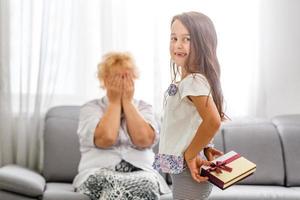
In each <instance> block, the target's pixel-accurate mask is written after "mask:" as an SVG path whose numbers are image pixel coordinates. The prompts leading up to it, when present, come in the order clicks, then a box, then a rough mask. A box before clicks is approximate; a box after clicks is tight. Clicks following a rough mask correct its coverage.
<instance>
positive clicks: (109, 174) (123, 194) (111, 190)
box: [77, 160, 160, 200]
mask: <svg viewBox="0 0 300 200" xmlns="http://www.w3.org/2000/svg"><path fill="white" fill-rule="evenodd" d="M77 191H78V192H80V193H82V194H85V195H87V196H89V197H90V199H91V200H156V199H159V196H160V195H159V186H158V181H157V179H156V177H155V176H154V175H153V174H152V173H151V172H147V171H143V170H141V169H139V168H136V167H134V166H133V165H131V164H130V163H128V162H126V161H123V160H122V161H121V162H120V163H119V164H118V165H117V166H116V167H115V170H111V169H106V168H102V169H99V170H98V171H96V172H95V173H94V174H92V175H90V176H89V177H88V178H87V180H86V181H85V182H84V183H83V184H82V185H80V186H79V187H78V188H77Z"/></svg>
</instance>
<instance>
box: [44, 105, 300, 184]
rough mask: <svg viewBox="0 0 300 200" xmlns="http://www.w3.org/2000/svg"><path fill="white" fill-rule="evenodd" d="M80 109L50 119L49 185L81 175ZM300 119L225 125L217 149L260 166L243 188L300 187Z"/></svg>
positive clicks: (57, 110)
mask: <svg viewBox="0 0 300 200" xmlns="http://www.w3.org/2000/svg"><path fill="white" fill-rule="evenodd" d="M79 109H80V106H58V107H54V108H52V109H50V110H49V111H48V113H47V115H46V119H45V130H44V169H43V175H44V176H45V178H46V180H47V182H72V181H73V179H74V177H75V175H76V174H77V167H78V164H79V161H80V151H79V140H78V135H77V133H76V132H77V126H78V118H79ZM298 117H299V119H298V118H297V117H296V118H297V119H296V118H295V117H292V119H291V120H288V119H286V118H285V117H284V118H282V117H281V118H274V119H273V123H272V122H271V121H269V120H258V119H254V120H239V121H236V120H234V121H233V122H228V123H225V124H223V125H222V127H221V129H220V131H219V133H218V134H217V135H216V137H215V140H214V143H215V146H216V148H218V149H220V150H222V151H224V152H228V151H230V150H234V151H236V152H238V153H240V154H241V155H242V156H245V157H246V158H248V159H249V160H251V161H253V162H254V163H256V165H257V170H256V172H255V173H254V175H252V176H250V177H248V178H247V179H245V180H243V181H241V182H240V184H269V185H284V184H286V185H288V186H295V185H298V186H299V185H300V174H299V173H298V169H300V160H299V159H298V158H299V155H300V149H299V148H298V144H300V115H299V116H298ZM276 127H277V128H276ZM278 130H279V131H278ZM285 176H286V178H285ZM285 181H286V182H285Z"/></svg>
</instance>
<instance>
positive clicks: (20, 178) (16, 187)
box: [0, 165, 45, 197]
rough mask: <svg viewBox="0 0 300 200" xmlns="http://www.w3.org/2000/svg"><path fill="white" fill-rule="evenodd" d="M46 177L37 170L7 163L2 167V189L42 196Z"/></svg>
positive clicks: (0, 182)
mask: <svg viewBox="0 0 300 200" xmlns="http://www.w3.org/2000/svg"><path fill="white" fill-rule="evenodd" d="M44 188H45V179H44V177H42V176H41V175H40V174H38V173H37V172H34V171H31V170H29V169H26V168H23V167H20V166H17V165H7V166H4V167H2V168H0V189H2V190H5V191H9V192H13V193H18V194H21V195H26V196H29V197H38V196H42V195H43V192H44Z"/></svg>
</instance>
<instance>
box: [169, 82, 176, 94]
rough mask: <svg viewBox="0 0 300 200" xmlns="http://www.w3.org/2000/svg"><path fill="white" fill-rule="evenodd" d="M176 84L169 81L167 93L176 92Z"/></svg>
mask: <svg viewBox="0 0 300 200" xmlns="http://www.w3.org/2000/svg"><path fill="white" fill-rule="evenodd" d="M177 90H178V88H177V85H175V84H174V83H171V84H170V86H169V87H168V94H169V96H174V95H175V94H176V93H177Z"/></svg>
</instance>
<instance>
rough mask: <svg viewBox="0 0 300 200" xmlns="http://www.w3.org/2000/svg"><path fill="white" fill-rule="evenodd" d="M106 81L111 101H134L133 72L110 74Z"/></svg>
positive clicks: (119, 102)
mask: <svg viewBox="0 0 300 200" xmlns="http://www.w3.org/2000/svg"><path fill="white" fill-rule="evenodd" d="M104 83H105V87H106V90H107V97H108V100H109V102H110V103H118V104H121V103H122V104H124V103H129V102H131V101H132V99H133V96H134V80H133V77H132V74H131V73H120V74H116V75H112V76H109V77H107V78H106V80H105V81H104Z"/></svg>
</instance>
